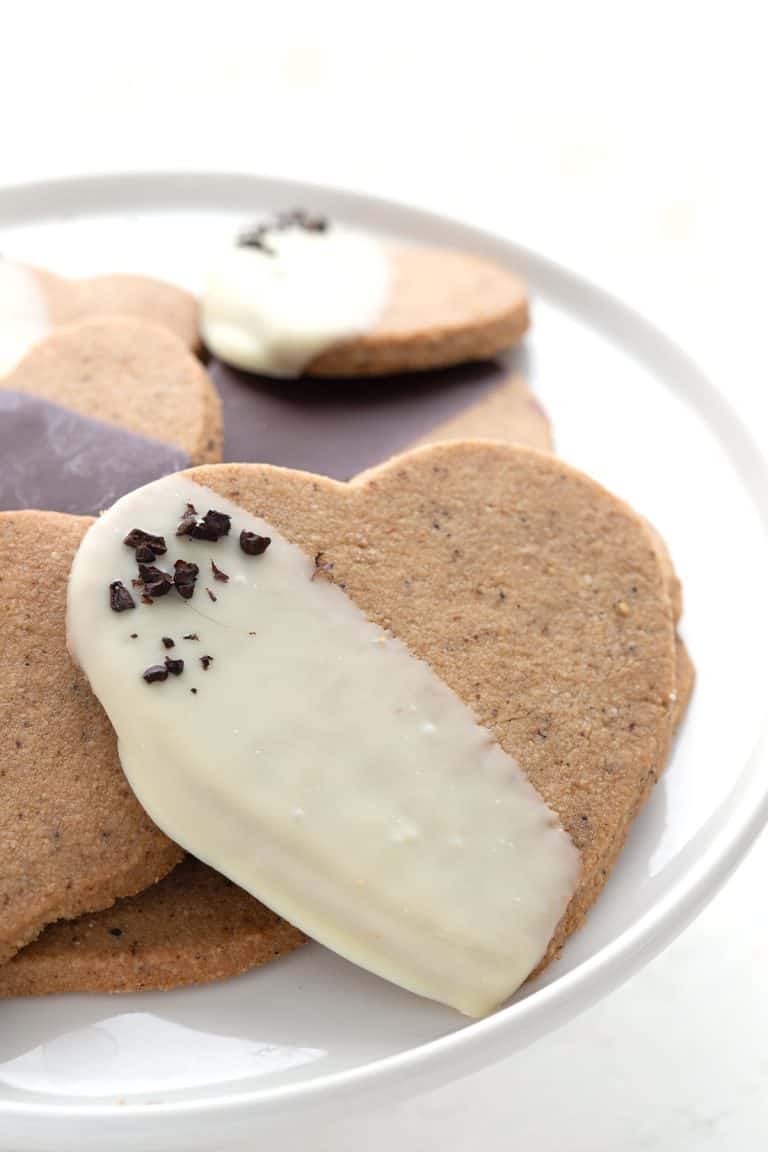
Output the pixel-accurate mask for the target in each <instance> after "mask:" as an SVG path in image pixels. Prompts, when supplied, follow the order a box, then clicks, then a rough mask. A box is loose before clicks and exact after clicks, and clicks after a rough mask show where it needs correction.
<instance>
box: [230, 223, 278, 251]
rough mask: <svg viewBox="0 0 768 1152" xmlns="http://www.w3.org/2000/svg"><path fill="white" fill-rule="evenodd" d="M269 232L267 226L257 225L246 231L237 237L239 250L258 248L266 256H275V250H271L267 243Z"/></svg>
mask: <svg viewBox="0 0 768 1152" xmlns="http://www.w3.org/2000/svg"><path fill="white" fill-rule="evenodd" d="M269 231H270V229H269V225H267V224H257V225H256V226H255V227H253V228H246V229H244V230H243V231H242V232H240V234H239V235H238V237H237V241H236V243H237V246H238V248H258V249H259V251H260V252H263V253H264V255H265V256H274V255H275V250H274V248H270V246H269V244H268V243H267V236H268V234H269Z"/></svg>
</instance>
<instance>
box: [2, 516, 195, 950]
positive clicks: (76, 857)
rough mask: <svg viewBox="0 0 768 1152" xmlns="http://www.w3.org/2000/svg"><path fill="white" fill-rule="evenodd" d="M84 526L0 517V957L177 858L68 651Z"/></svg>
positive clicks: (67, 519) (150, 879)
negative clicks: (127, 774)
mask: <svg viewBox="0 0 768 1152" xmlns="http://www.w3.org/2000/svg"><path fill="white" fill-rule="evenodd" d="M88 523H89V521H88V520H84V519H83V518H81V517H74V516H64V515H57V514H56V513H52V512H19V513H12V512H8V513H2V514H0V619H2V628H0V660H1V662H2V668H3V683H2V691H0V908H2V912H3V914H2V917H1V918H0V960H4V959H6V958H8V957H9V956H11V955H13V953H14V952H15V951H16V950H17V949H18V948H21V947H22V946H23V945H24V944H26V943H28V941H30V940H33V939H34V938H35V937H36V936H37V934H38V933H39V932H40V930H41V929H42V928H43V927H44V925H46V924H48V923H50V922H51V921H53V920H56V919H58V918H59V917H74V916H77V915H79V914H80V913H81V912H85V911H90V910H93V909H97V908H104V907H107V906H109V905H110V904H112V902H113V901H114V900H115V899H116V898H117V897H120V896H126V895H129V894H131V893H134V892H139V891H141V890H142V889H144V888H146V887H147V886H148V885H150V884H153V883H155V882H156V881H157V880H158V879H159V878H160V877H161V876H164V875H165V874H166V873H167V872H168V871H169V870H170V869H171V868H173V866H174V865H175V864H176V863H177V862H178V860H179V858H180V855H181V853H180V852H179V850H178V849H177V848H176V846H175V845H174V844H172V843H171V842H170V841H169V840H167V839H166V837H165V836H163V835H162V834H161V833H160V832H159V831H158V830H157V828H155V827H154V825H153V824H152V822H151V821H150V820H149V818H148V817H147V816H146V814H145V812H144V811H143V809H142V808H141V807H140V805H139V804H138V803H137V802H136V800H135V799H134V797H133V795H132V793H131V791H130V789H129V788H128V785H127V783H126V781H125V778H124V776H123V773H122V772H121V770H120V762H119V760H118V756H117V745H116V741H115V735H114V732H113V731H112V727H111V725H110V724H109V721H108V720H107V718H106V716H105V715H104V713H103V711H102V709H101V708H100V706H99V704H98V701H97V700H96V699H95V698H94V697H93V695H92V694H91V692H90V691H89V689H88V684H87V682H86V681H85V679H84V678H83V676H82V675H81V674H80V673H79V672H78V671H77V670H76V669H75V668H74V667H73V665H72V662H71V660H70V658H69V655H68V653H67V649H66V643H65V634H64V627H63V621H64V613H65V606H66V589H67V579H68V576H69V569H70V565H71V562H72V557H73V555H74V553H75V551H76V550H77V547H78V545H79V543H80V540H81V538H82V535H83V532H84V530H85V528H86V526H87V524H88Z"/></svg>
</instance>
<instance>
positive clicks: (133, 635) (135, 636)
mask: <svg viewBox="0 0 768 1152" xmlns="http://www.w3.org/2000/svg"><path fill="white" fill-rule="evenodd" d="M138 638H139V634H138V632H131V640H138Z"/></svg>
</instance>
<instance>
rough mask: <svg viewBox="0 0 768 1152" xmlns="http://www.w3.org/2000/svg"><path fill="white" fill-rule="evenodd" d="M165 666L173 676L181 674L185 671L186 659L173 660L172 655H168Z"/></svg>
mask: <svg viewBox="0 0 768 1152" xmlns="http://www.w3.org/2000/svg"><path fill="white" fill-rule="evenodd" d="M165 666H166V668H167V669H168V671H169V672H170V673H171V675H172V676H181V674H182V672H183V671H184V661H183V660H181V659H179V660H172V659H171V657H170V656H166V658H165Z"/></svg>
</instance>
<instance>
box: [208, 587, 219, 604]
mask: <svg viewBox="0 0 768 1152" xmlns="http://www.w3.org/2000/svg"><path fill="white" fill-rule="evenodd" d="M206 592H207V593H208V595H209V596H210V598H211V600H213V602H214V604H215V603H216V601H217V600H218V596H216V595H215V593H213V592H211V590H210V588H206Z"/></svg>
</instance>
